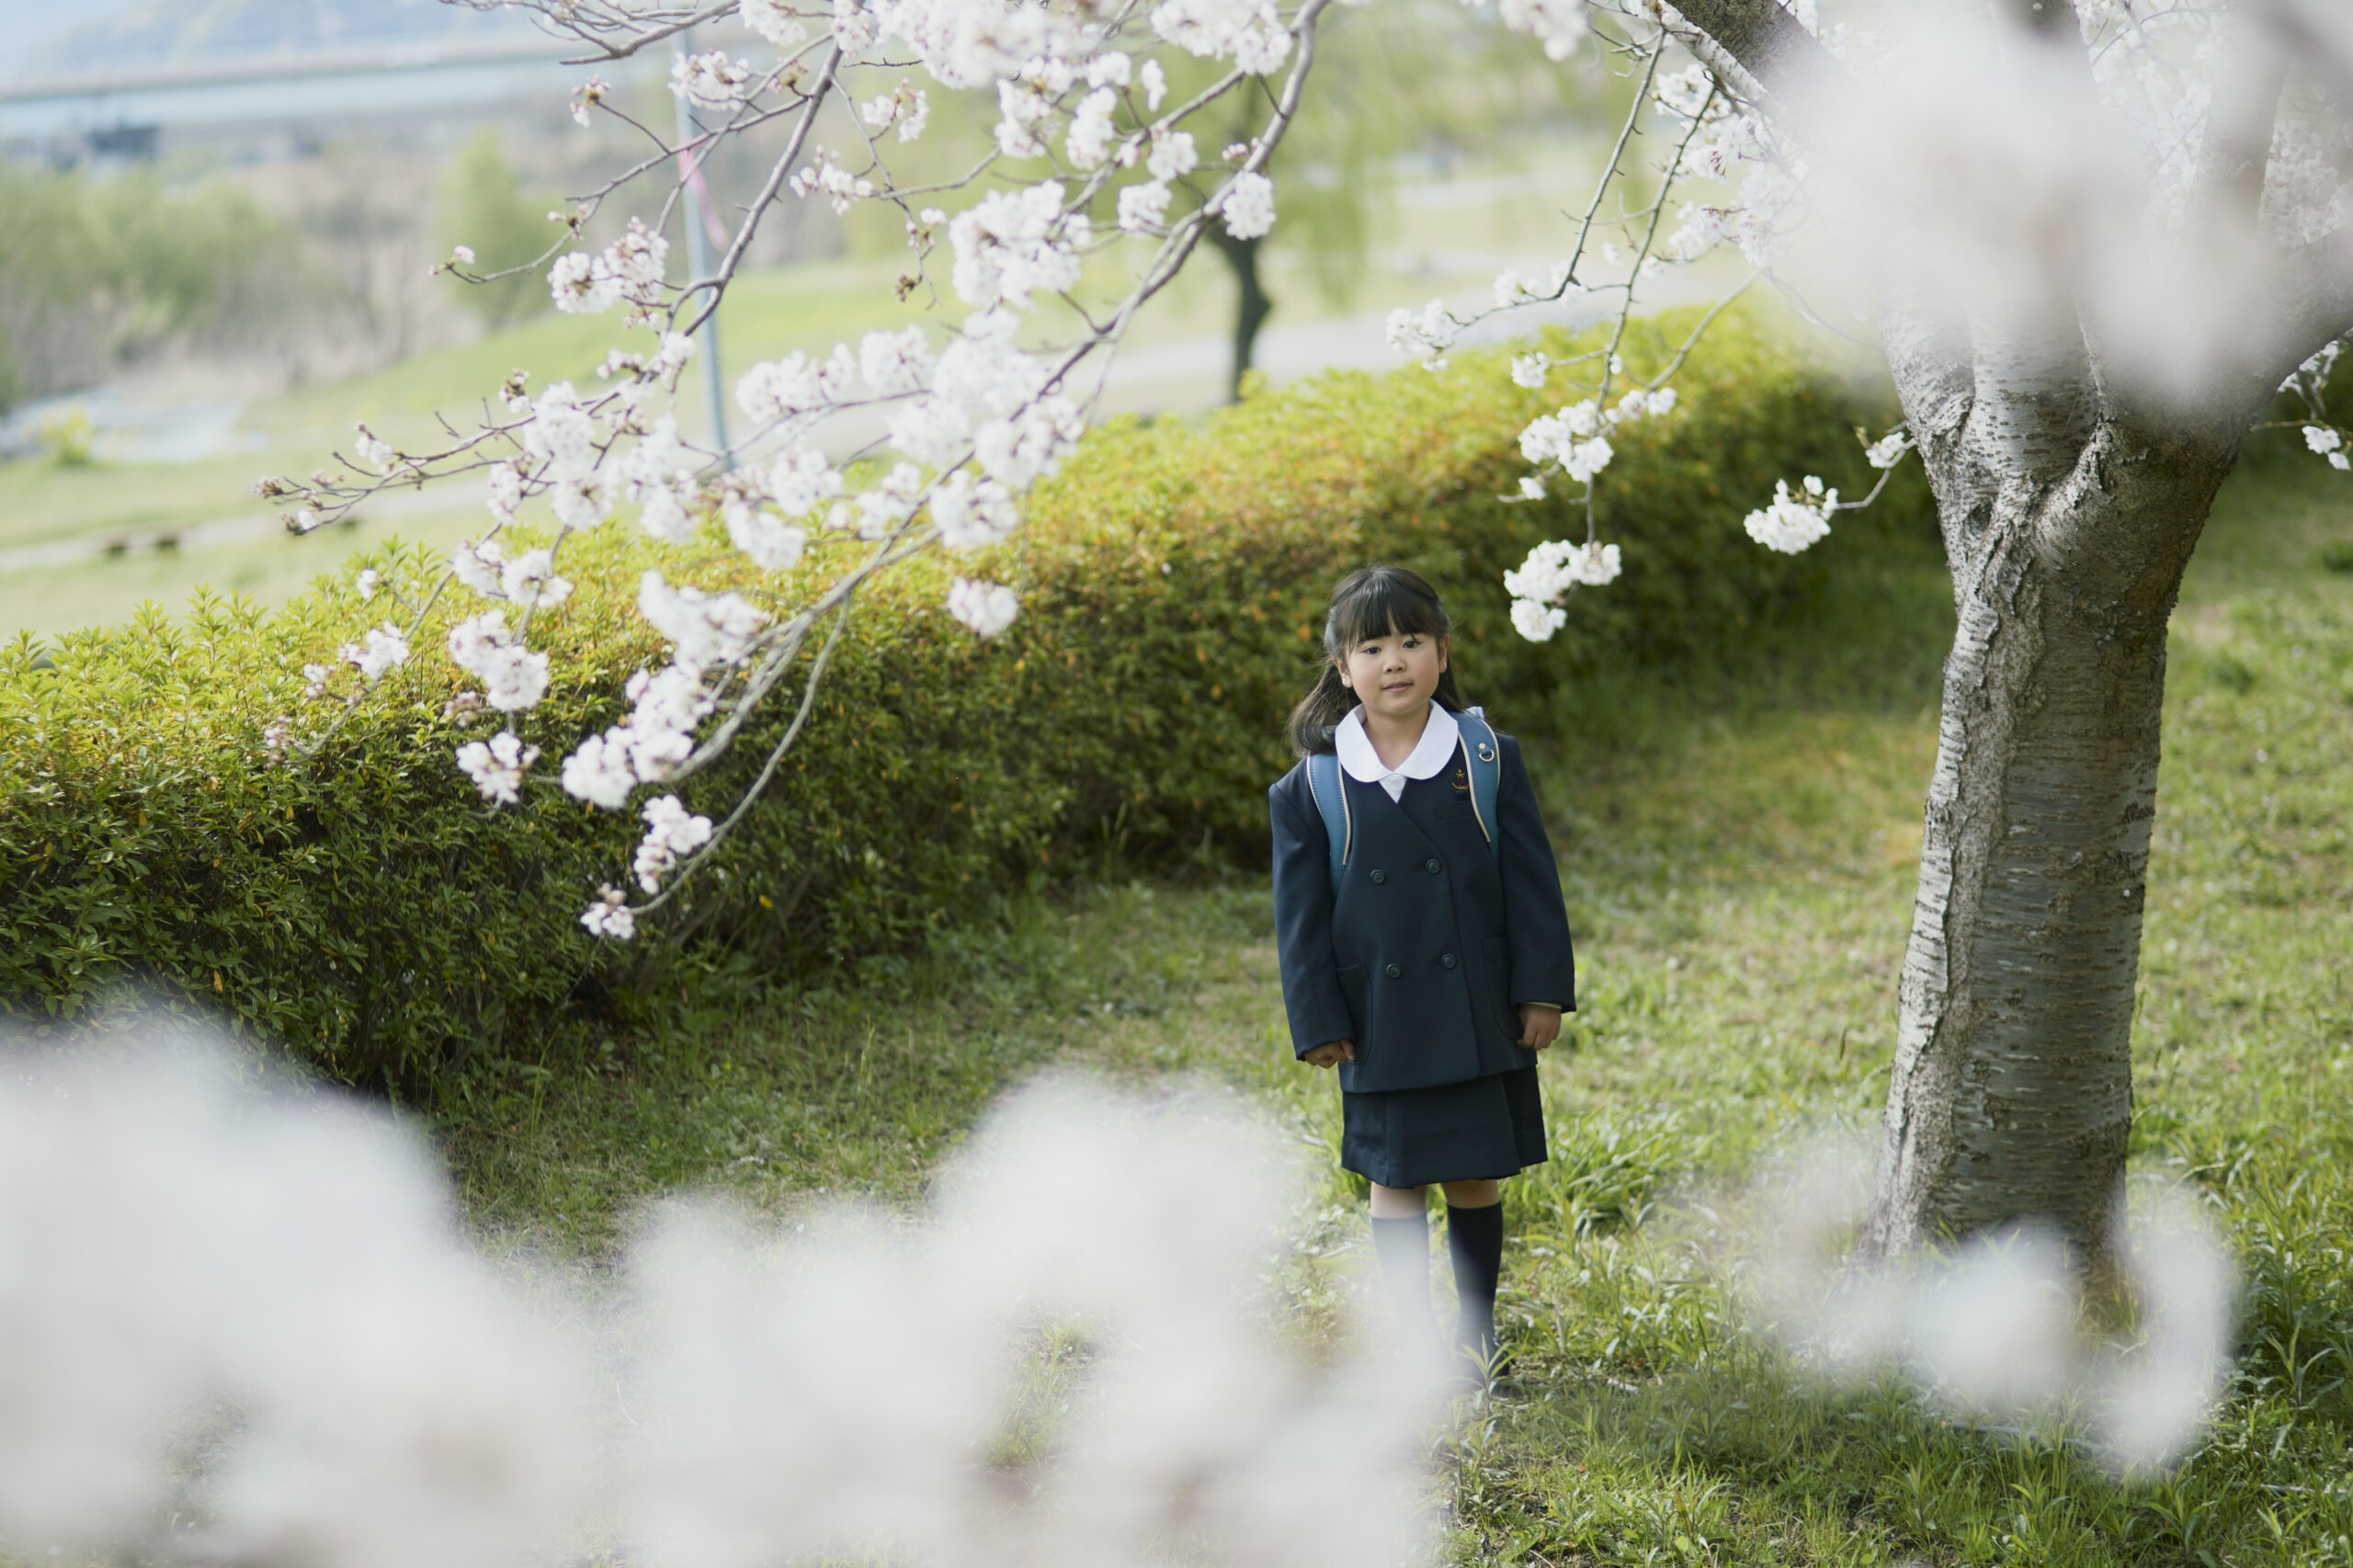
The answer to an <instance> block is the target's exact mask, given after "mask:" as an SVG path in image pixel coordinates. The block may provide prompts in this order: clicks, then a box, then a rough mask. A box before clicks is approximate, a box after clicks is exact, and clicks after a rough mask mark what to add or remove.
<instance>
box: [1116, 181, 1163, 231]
mask: <svg viewBox="0 0 2353 1568" xmlns="http://www.w3.org/2000/svg"><path fill="white" fill-rule="evenodd" d="M1168 195H1169V192H1168V187H1166V186H1165V185H1163V184H1161V183H1160V182H1159V181H1158V180H1148V181H1146V182H1144V183H1143V184H1142V185H1130V186H1122V187H1120V230H1121V231H1122V232H1123V233H1131V234H1149V233H1154V232H1156V231H1157V230H1158V229H1159V228H1160V226H1161V225H1162V224H1164V223H1165V222H1167V221H1168Z"/></svg>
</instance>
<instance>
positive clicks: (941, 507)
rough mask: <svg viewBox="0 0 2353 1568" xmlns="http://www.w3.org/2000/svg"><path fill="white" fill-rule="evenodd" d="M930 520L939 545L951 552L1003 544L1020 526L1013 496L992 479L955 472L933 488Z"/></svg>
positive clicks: (967, 472) (1019, 515)
mask: <svg viewBox="0 0 2353 1568" xmlns="http://www.w3.org/2000/svg"><path fill="white" fill-rule="evenodd" d="M930 504H931V520H932V521H933V522H935V523H937V524H938V525H939V542H940V543H942V544H944V545H946V546H947V547H948V548H949V549H950V550H954V551H972V550H983V549H986V548H987V547H988V546H990V545H993V544H999V543H1002V542H1003V541H1004V540H1006V539H1007V538H1009V537H1011V535H1012V533H1013V530H1014V529H1015V528H1017V527H1019V526H1020V522H1021V514H1020V512H1019V510H1018V509H1017V508H1016V506H1014V504H1013V495H1012V493H1011V492H1010V491H1008V490H1006V487H1005V486H1004V485H1002V484H1000V483H997V482H996V481H995V480H994V479H982V480H977V481H976V480H975V479H973V477H972V473H971V472H970V471H969V470H965V469H958V470H957V471H956V472H954V473H951V474H949V476H948V477H947V478H946V479H944V480H942V481H940V482H939V483H938V485H936V486H934V487H933V489H932V492H931V503H930Z"/></svg>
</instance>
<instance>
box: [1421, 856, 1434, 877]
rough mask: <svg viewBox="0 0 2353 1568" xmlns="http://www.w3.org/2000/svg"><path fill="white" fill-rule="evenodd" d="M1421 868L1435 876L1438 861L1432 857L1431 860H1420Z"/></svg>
mask: <svg viewBox="0 0 2353 1568" xmlns="http://www.w3.org/2000/svg"><path fill="white" fill-rule="evenodd" d="M1422 869H1423V870H1425V871H1427V872H1428V873H1429V874H1430V875H1431V876H1433V877H1435V876H1437V875H1438V862H1437V861H1436V860H1434V859H1433V860H1425V861H1423V862H1422Z"/></svg>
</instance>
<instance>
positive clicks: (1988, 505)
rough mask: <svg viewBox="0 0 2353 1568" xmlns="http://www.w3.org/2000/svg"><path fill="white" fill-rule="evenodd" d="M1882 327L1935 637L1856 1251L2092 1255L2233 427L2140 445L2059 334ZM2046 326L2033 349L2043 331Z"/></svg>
mask: <svg viewBox="0 0 2353 1568" xmlns="http://www.w3.org/2000/svg"><path fill="white" fill-rule="evenodd" d="M1956 328H1957V324H1955V323H1952V322H1950V321H1939V320H1938V319H1936V318H1935V317H1934V316H1933V315H1931V314H1929V313H1928V312H1917V311H1914V312H1904V311H1898V312H1892V329H1891V332H1890V334H1889V339H1890V341H1889V347H1890V362H1891V364H1892V365H1893V367H1894V369H1895V370H1896V373H1897V376H1898V385H1899V389H1900V390H1901V391H1902V392H1904V397H1905V403H1906V410H1907V413H1908V414H1909V415H1910V416H1911V418H1912V421H1913V427H1914V429H1915V432H1917V433H1918V435H1919V437H1920V439H1921V443H1922V455H1923V457H1924V459H1925V460H1927V465H1928V471H1929V475H1930V479H1931V482H1932V483H1933V484H1934V486H1935V489H1936V494H1937V500H1938V515H1939V519H1940V522H1941V524H1942V527H1943V530H1944V535H1945V544H1946V551H1947V556H1948V561H1949V565H1950V567H1951V569H1952V575H1953V587H1954V605H1955V608H1956V610H1957V611H1958V619H1959V629H1958V631H1957V633H1956V635H1955V638H1954V642H1953V648H1952V653H1951V654H1950V656H1949V658H1948V660H1947V662H1946V665H1945V680H1944V711H1943V722H1942V725H1941V730H1940V733H1939V737H1938V754H1937V767H1936V773H1935V776H1934V778H1933V779H1932V781H1931V783H1930V786H1929V792H1928V801H1927V813H1926V827H1925V832H1924V835H1923V839H1922V846H1921V861H1920V880H1919V888H1918V893H1917V896H1916V899H1915V904H1914V911H1913V923H1912V935H1911V941H1910V945H1909V947H1908V949H1907V951H1906V953H1905V956H1904V976H1903V982H1902V986H1901V994H1900V1021H1899V1025H1898V1032H1897V1040H1896V1058H1895V1065H1894V1073H1893V1081H1892V1082H1891V1084H1890V1085H1889V1092H1888V1104H1887V1111H1886V1119H1885V1125H1884V1140H1883V1143H1882V1147H1881V1161H1880V1173H1879V1183H1878V1189H1877V1194H1876V1198H1875V1200H1874V1203H1873V1207H1872V1210H1871V1214H1870V1220H1869V1221H1868V1223H1867V1225H1866V1228H1865V1234H1864V1238H1863V1250H1864V1252H1865V1253H1866V1254H1867V1255H1875V1256H1889V1255H1893V1254H1895V1253H1899V1252H1903V1251H1905V1250H1908V1249H1910V1248H1913V1247H1915V1246H1918V1245H1920V1244H1923V1243H1925V1242H1928V1241H1932V1240H1935V1239H1938V1238H1939V1237H1945V1236H1956V1235H1966V1234H1969V1233H1973V1232H1976V1231H1980V1230H1983V1229H1984V1228H1986V1227H1988V1226H1991V1225H1995V1224H1998V1223H2000V1222H2001V1221H2006V1220H2011V1219H2018V1218H2025V1217H2029V1216H2032V1217H2038V1218H2040V1219H2043V1220H2046V1221H2052V1222H2054V1223H2056V1224H2057V1225H2058V1227H2059V1228H2060V1229H2061V1231H2062V1232H2063V1233H2064V1234H2065V1235H2067V1237H2068V1238H2069V1239H2070V1240H2071V1241H2072V1242H2073V1243H2074V1244H2075V1245H2076V1246H2077V1247H2078V1248H2079V1249H2080V1251H2081V1255H2082V1256H2084V1257H2085V1259H2086V1261H2087V1262H2088V1263H2090V1264H2092V1265H2094V1266H2097V1263H2098V1262H2099V1261H2100V1260H2101V1259H2103V1258H2104V1257H2105V1256H2106V1254H2107V1249H2108V1247H2109V1240H2110V1233H2111V1221H2112V1220H2113V1217H2114V1215H2115V1206H2116V1204H2117V1202H2118V1201H2119V1199H2120V1192H2121V1183H2122V1178H2123V1174H2124V1154H2125V1145H2126V1140H2127V1136H2128V1133H2129V1131H2130V1129H2131V1108H2132V1078H2131V1021H2132V1001H2133V988H2134V984H2135V982H2136V980H2137V977H2138V970H2139V959H2140V946H2141V923H2142V906H2143V889H2144V886H2145V881H2146V877H2147V870H2148V858H2149V834H2150V824H2151V821H2152V819H2153V818H2154V815H2155V812H2156V786H2157V758H2158V739H2159V720H2160V716H2161V710H2162V708H2163V703H2164V697H2165V630H2166V621H2167V619H2168V618H2169V616H2170V615H2171V612H2172V609H2173V605H2174V599H2175V596H2176V593H2177V590H2178V588H2179V586H2180V583H2181V574H2182V570H2183V568H2184V567H2185V566H2186V565H2187V564H2188V560H2189V554H2190V551H2191V549H2192V548H2193V547H2194V546H2195V545H2196V543H2197V540H2198V535H2199V531H2200V528H2201V527H2202V526H2203V524H2204V521H2205V518H2206V515H2207V511H2208V509H2209V507H2210V506H2211V503H2212V500H2213V496H2214V493H2215V491H2216V489H2217V488H2218V487H2219V486H2220V485H2221V483H2222V479H2223V477H2224V475H2226V474H2227V473H2228V472H2230V468H2231V464H2232V462H2233V460H2234V459H2235V457H2236V449H2237V437H2238V433H2239V432H2240V431H2242V430H2244V429H2245V419H2244V418H2242V417H2240V416H2239V415H2237V413H2236V412H2235V411H2233V412H2231V413H2227V414H2224V415H2222V416H2221V417H2219V418H2216V419H2212V420H2207V419H2201V418H2197V417H2193V416H2189V415H2176V416H2174V417H2171V418H2168V419H2167V420H2165V422H2164V423H2165V426H2166V427H2165V428H2162V429H2159V430H2156V431H2154V432H2153V431H2151V430H2150V429H2148V428H2147V427H2145V426H2144V425H2143V422H2142V421H2141V420H2139V419H2137V418H2135V417H2134V416H2133V415H2131V414H2130V413H2129V412H2126V411H2122V410H2119V409H2117V408H2116V407H2114V406H2113V405H2111V404H2109V403H2107V402H2106V401H2105V400H2104V398H2103V397H2102V394H2101V393H2100V392H2099V391H2098V381H2097V377H2095V376H2093V375H2091V374H2090V373H2089V371H2088V365H2087V360H2088V357H2087V356H2086V353H2085V352H2084V351H2083V348H2082V344H2081V339H2080V335H2078V334H2077V333H2075V331H2074V330H2073V327H2072V324H2056V323H2037V324H2031V327H2030V328H2029V329H2028V330H2024V331H2021V332H2018V333H2016V334H2009V335H2005V337H2006V338H2007V341H2006V342H1995V343H1993V344H1991V345H1990V346H1989V345H1988V344H1987V343H1985V342H1984V341H1980V342H1978V343H1976V344H1975V345H1974V346H1973V352H1972V358H1971V360H1969V361H1968V362H1967V364H1966V368H1965V369H1964V368H1963V365H1962V364H1961V362H1958V361H1957V358H1956V357H1955V356H1953V355H1952V354H1951V353H1949V351H1948V350H1949V349H1950V348H1951V347H1955V346H1956V345H1955V341H1954V333H1955V331H1956ZM2054 328H2056V329H2057V330H2055V331H2054V330H2053V329H2054Z"/></svg>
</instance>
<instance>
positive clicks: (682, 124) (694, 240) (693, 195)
mask: <svg viewBox="0 0 2353 1568" xmlns="http://www.w3.org/2000/svg"><path fill="white" fill-rule="evenodd" d="M693 36H694V29H693V28H679V29H678V31H677V33H676V35H674V36H673V38H672V39H671V40H670V49H671V53H672V54H673V56H674V57H675V58H676V59H678V60H681V61H683V60H685V59H686V58H687V56H688V54H689V53H691V52H692V51H693V44H692V42H691V40H692V38H693ZM701 134H702V124H701V122H700V121H699V120H698V119H696V118H695V106H694V104H693V103H692V102H691V101H690V100H688V97H687V96H686V95H685V94H683V93H681V94H679V95H678V173H679V175H680V176H681V179H682V181H683V183H684V186H685V193H686V208H685V217H686V223H687V271H688V282H690V283H692V282H699V281H701V280H702V279H703V278H708V277H710V266H711V263H710V234H709V232H708V229H709V225H710V211H709V210H708V209H707V208H706V207H705V205H704V203H703V192H704V190H705V189H706V188H707V182H706V181H705V180H704V179H703V175H702V157H701V154H700V153H699V151H695V152H689V151H688V143H689V142H693V141H694V140H695V139H696V138H697V137H699V136H700V135H701ZM700 336H701V340H702V341H701V344H700V351H699V354H698V355H697V356H696V357H697V358H699V359H700V360H701V361H702V401H703V406H704V407H706V408H707V409H709V410H710V444H711V445H712V446H713V447H715V448H717V449H718V450H719V466H720V467H721V468H722V469H727V470H733V468H734V466H735V452H734V449H733V448H732V447H730V446H729V445H728V442H727V404H726V402H725V400H724V399H723V398H722V395H721V391H720V388H721V383H722V381H723V380H724V378H723V377H722V376H721V375H720V373H719V310H718V307H717V304H716V302H715V301H714V303H713V305H712V309H711V312H710V314H709V315H708V316H706V317H704V318H703V324H702V331H701V333H700Z"/></svg>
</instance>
